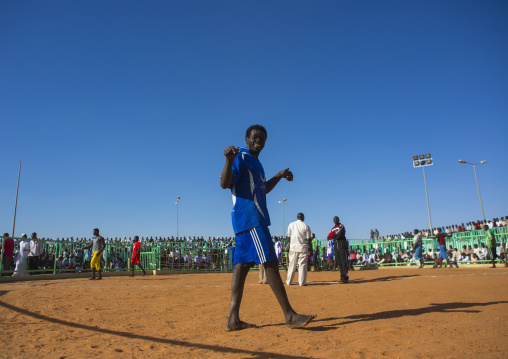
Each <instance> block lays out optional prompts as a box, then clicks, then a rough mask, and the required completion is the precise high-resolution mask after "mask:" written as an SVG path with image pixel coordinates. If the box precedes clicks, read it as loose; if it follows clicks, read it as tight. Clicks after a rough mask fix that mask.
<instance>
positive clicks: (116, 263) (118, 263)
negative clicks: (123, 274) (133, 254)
mask: <svg viewBox="0 0 508 359" xmlns="http://www.w3.org/2000/svg"><path fill="white" fill-rule="evenodd" d="M111 265H112V266H113V269H116V270H117V271H120V270H122V269H123V261H122V258H120V253H115V255H114V256H113V260H112V261H111Z"/></svg>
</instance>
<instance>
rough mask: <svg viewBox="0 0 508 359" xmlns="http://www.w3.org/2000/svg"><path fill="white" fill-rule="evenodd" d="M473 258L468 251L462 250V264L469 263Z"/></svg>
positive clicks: (460, 258) (460, 259)
mask: <svg viewBox="0 0 508 359" xmlns="http://www.w3.org/2000/svg"><path fill="white" fill-rule="evenodd" d="M464 247H465V246H464ZM470 260H471V257H470V256H469V255H468V254H467V252H460V257H459V261H460V262H461V263H462V264H469V263H468V262H469V261H470Z"/></svg>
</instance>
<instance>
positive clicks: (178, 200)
mask: <svg viewBox="0 0 508 359" xmlns="http://www.w3.org/2000/svg"><path fill="white" fill-rule="evenodd" d="M178 202H180V196H178V197H176V203H175V204H176V238H177V239H178V237H180V233H179V231H178Z"/></svg>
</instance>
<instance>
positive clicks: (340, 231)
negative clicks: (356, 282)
mask: <svg viewBox="0 0 508 359" xmlns="http://www.w3.org/2000/svg"><path fill="white" fill-rule="evenodd" d="M333 223H334V224H335V226H334V227H333V228H332V230H331V231H330V233H329V234H328V239H329V240H333V247H334V250H335V258H336V260H337V262H338V264H339V270H340V281H341V282H342V283H347V282H349V252H348V242H347V240H346V228H345V227H344V225H343V224H342V223H340V219H339V217H337V216H335V217H333Z"/></svg>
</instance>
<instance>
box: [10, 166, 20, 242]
mask: <svg viewBox="0 0 508 359" xmlns="http://www.w3.org/2000/svg"><path fill="white" fill-rule="evenodd" d="M20 177H21V161H19V172H18V187H17V188H16V204H15V205H14V221H13V223H12V238H14V229H16V212H17V210H18V193H19V178H20Z"/></svg>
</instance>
